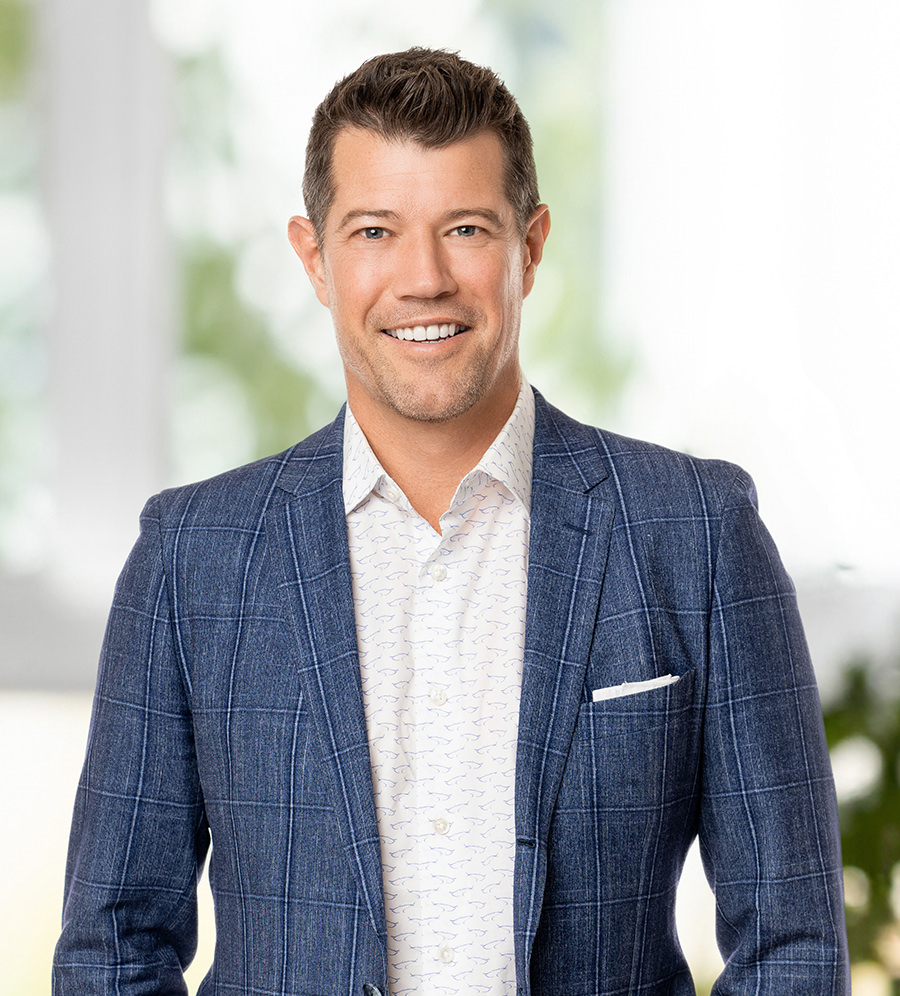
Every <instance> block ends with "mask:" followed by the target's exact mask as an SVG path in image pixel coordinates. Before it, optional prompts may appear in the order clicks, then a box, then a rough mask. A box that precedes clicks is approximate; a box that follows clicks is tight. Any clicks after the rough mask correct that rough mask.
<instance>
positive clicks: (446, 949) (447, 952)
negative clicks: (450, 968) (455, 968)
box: [438, 944, 456, 965]
mask: <svg viewBox="0 0 900 996" xmlns="http://www.w3.org/2000/svg"><path fill="white" fill-rule="evenodd" d="M438 958H440V959H441V961H442V962H443V963H444V964H445V965H452V964H453V962H454V961H455V959H456V952H455V951H454V950H453V948H451V947H450V945H449V944H442V945H441V946H440V947H439V948H438Z"/></svg>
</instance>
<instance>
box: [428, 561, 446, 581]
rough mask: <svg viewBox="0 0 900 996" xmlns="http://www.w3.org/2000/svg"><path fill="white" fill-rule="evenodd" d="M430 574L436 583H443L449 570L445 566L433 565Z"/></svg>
mask: <svg viewBox="0 0 900 996" xmlns="http://www.w3.org/2000/svg"><path fill="white" fill-rule="evenodd" d="M429 573H430V574H431V576H432V578H434V580H435V581H443V580H444V578H445V577H446V576H447V568H446V567H444V565H443V564H432V565H431V571H430V572H429Z"/></svg>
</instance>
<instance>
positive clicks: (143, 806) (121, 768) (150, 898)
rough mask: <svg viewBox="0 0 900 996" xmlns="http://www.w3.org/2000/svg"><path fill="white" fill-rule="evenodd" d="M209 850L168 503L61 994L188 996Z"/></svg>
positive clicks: (153, 505)
mask: <svg viewBox="0 0 900 996" xmlns="http://www.w3.org/2000/svg"><path fill="white" fill-rule="evenodd" d="M208 846H209V830H208V825H207V822H206V816H205V813H204V806H203V798H202V793H201V789H200V780H199V776H198V772H197V761H196V756H195V752H194V740H193V725H192V719H191V710H190V682H189V673H188V670H187V667H186V666H185V662H184V661H183V660H182V659H181V657H180V655H179V653H178V649H177V647H176V641H175V640H174V638H173V626H172V620H171V610H170V604H169V593H168V586H167V583H166V577H165V572H164V569H163V554H162V547H161V542H160V528H159V519H158V505H157V502H156V500H155V499H151V501H150V502H148V504H147V507H146V508H145V510H144V513H143V515H142V518H141V534H140V538H139V539H138V542H137V544H136V545H135V547H134V549H133V550H132V552H131V555H130V556H129V558H128V561H127V563H126V565H125V568H124V570H123V572H122V574H121V577H120V578H119V582H118V585H117V588H116V594H115V598H114V602H113V607H112V610H111V613H110V617H109V622H108V624H107V630H106V636H105V639H104V644H103V649H102V653H101V659H100V667H99V672H98V679H97V689H96V694H95V698H94V706H93V713H92V717H91V726H90V733H89V737H88V746H87V753H86V757H85V762H84V767H83V770H82V774H81V778H80V782H79V786H78V793H77V797H76V802H75V813H74V817H73V821H72V832H71V838H70V843H69V856H68V862H67V868H66V884H65V899H64V908H63V925H62V934H61V937H60V940H59V943H58V945H57V948H56V953H55V957H54V963H53V992H54V994H55V996H64V994H69V993H73V994H74V993H79V994H82V993H92V994H96V996H99V994H105V993H110V994H111V993H116V994H124V993H129V994H138V993H140V994H150V993H166V994H174V993H186V992H187V989H186V987H185V983H184V978H183V974H182V970H183V968H184V967H185V966H186V965H187V964H188V963H189V962H190V961H191V959H192V957H193V955H194V954H195V952H196V946H197V907H196V888H197V879H198V876H199V873H200V870H201V868H202V865H203V861H204V859H205V856H206V852H207V849H208Z"/></svg>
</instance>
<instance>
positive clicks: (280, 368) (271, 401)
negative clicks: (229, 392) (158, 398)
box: [182, 243, 320, 456]
mask: <svg viewBox="0 0 900 996" xmlns="http://www.w3.org/2000/svg"><path fill="white" fill-rule="evenodd" d="M182 265H183V271H182V272H183V276H182V279H183V288H184V290H183V323H184V340H183V351H184V353H185V354H187V355H189V356H202V357H209V358H212V359H214V360H215V361H216V362H217V363H218V364H220V365H221V366H222V367H223V368H224V369H225V370H227V372H228V374H229V375H230V376H231V377H232V378H233V380H234V381H235V382H237V383H238V384H240V386H241V388H242V389H243V392H244V395H245V397H246V400H247V403H248V406H249V408H250V410H251V412H252V414H253V422H254V429H255V434H256V447H255V449H256V456H264V455H266V454H268V453H274V452H277V451H279V450H282V449H285V448H286V447H287V446H290V445H291V444H292V443H295V442H296V441H297V440H298V439H301V438H302V437H303V436H305V435H307V434H308V432H309V431H310V430H311V429H313V428H316V427H315V426H309V425H307V424H306V411H307V408H308V403H309V401H310V399H311V398H312V397H313V396H314V395H315V394H316V393H317V392H318V391H319V390H320V389H319V388H318V387H317V385H316V383H315V382H314V380H313V379H312V378H311V377H310V376H309V375H308V374H306V373H304V372H302V371H301V370H298V369H297V367H296V366H295V365H294V364H293V363H292V362H291V361H290V360H288V359H286V358H285V357H283V356H282V355H281V354H280V353H279V351H278V348H277V345H276V343H275V342H274V340H273V339H272V337H271V336H270V335H269V334H268V332H267V329H266V323H265V321H264V319H263V318H262V316H260V315H259V314H257V313H255V312H254V311H251V310H250V308H248V306H247V305H246V304H244V302H243V301H242V300H241V299H240V297H239V296H238V294H237V291H236V289H235V274H234V269H235V256H234V253H233V251H231V250H230V249H229V248H227V247H222V246H218V245H213V244H209V243H202V244H200V243H197V244H192V245H189V246H188V247H187V249H186V251H185V254H184V258H183V264H182Z"/></svg>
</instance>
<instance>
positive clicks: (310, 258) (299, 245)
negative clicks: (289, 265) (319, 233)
mask: <svg viewBox="0 0 900 996" xmlns="http://www.w3.org/2000/svg"><path fill="white" fill-rule="evenodd" d="M288 239H290V242H291V245H292V246H293V247H294V252H295V253H296V254H297V255H298V256H299V257H300V262H301V263H302V264H303V269H304V270H306V275H307V276H308V277H309V282H310V283H311V284H312V285H313V290H314V291H315V292H316V297H317V298H318V299H319V300H320V301H321V302H322V304H324V305H325V307H326V308H328V307H329V304H328V287H327V284H326V282H325V261H324V260H323V259H322V250H321V248H320V247H319V241H318V239H317V238H316V232H315V229H314V228H313V226H312V222H311V221H310V220H309V218H301V217H300V215H294V217H293V218H291V220H290V221H289V222H288Z"/></svg>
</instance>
